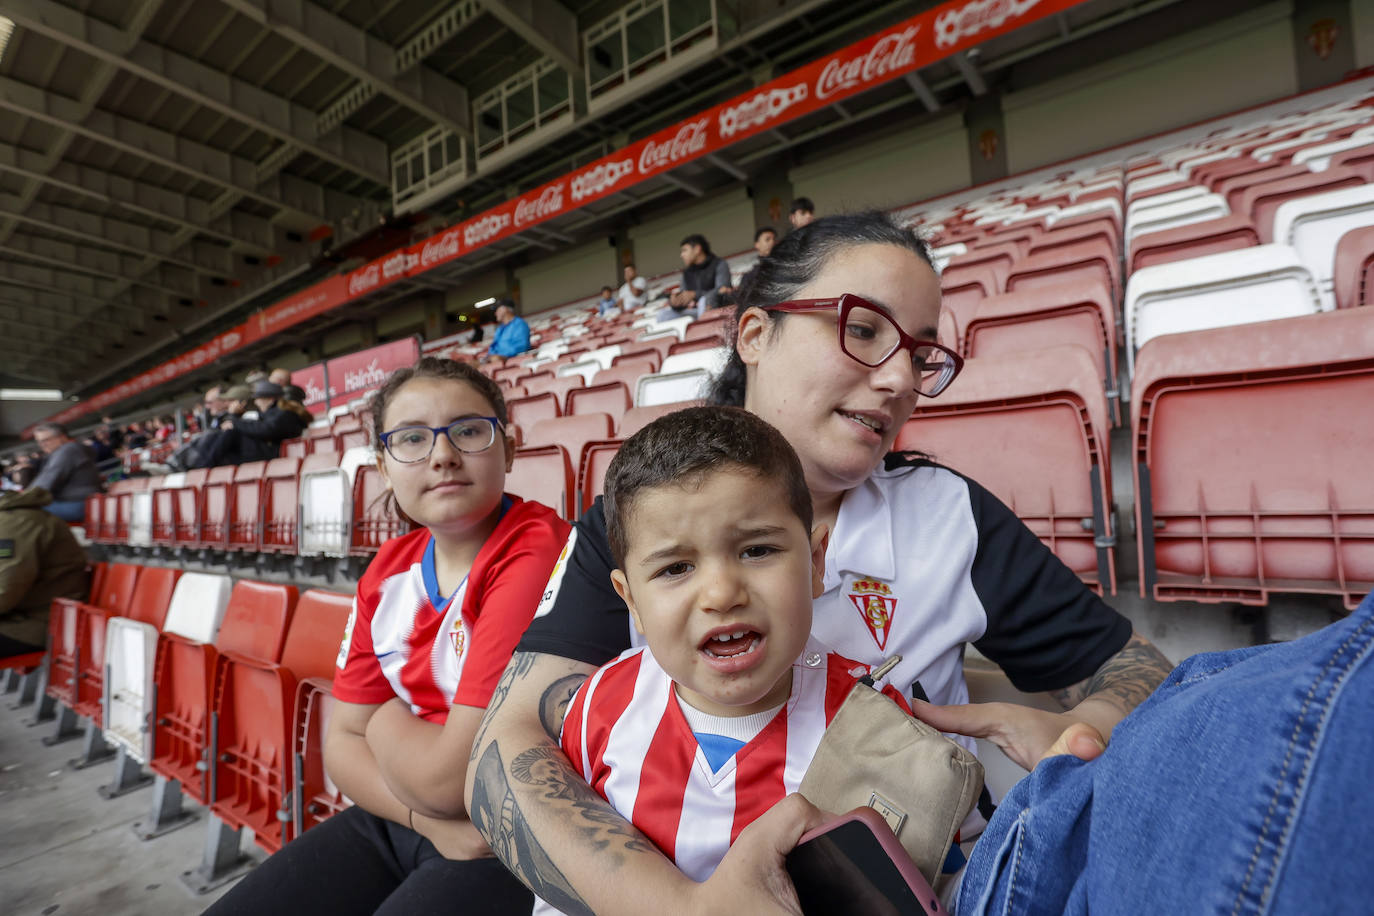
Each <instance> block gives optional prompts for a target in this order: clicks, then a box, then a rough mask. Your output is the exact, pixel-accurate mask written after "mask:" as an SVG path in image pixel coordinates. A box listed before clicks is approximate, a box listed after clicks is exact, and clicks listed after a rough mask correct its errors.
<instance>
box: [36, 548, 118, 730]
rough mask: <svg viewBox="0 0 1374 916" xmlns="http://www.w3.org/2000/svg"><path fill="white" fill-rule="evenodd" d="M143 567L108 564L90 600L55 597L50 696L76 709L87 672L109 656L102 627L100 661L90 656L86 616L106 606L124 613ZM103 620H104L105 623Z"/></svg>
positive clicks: (51, 612) (50, 639) (50, 641)
mask: <svg viewBox="0 0 1374 916" xmlns="http://www.w3.org/2000/svg"><path fill="white" fill-rule="evenodd" d="M141 569H142V567H140V566H135V565H133V564H129V563H110V564H107V565H106V567H105V570H104V572H103V574H102V575H101V576H100V579H99V581H98V582H96V581H94V580H93V581H92V587H91V593H90V601H89V602H82V601H77V600H75V599H71V598H56V599H54V600H53V602H52V605H51V606H50V608H49V613H48V649H49V656H50V657H49V662H48V684H47V687H46V692H47V695H48V696H50V697H52V698H53V699H55V700H57V701H58V702H60V703H62V704H64V705H65V706H67V707H69V708H71V709H73V710H75V708H76V706H77V703H78V701H79V691H80V688H79V685H80V682H81V680H82V679H83V677H82V675H83V673H85V672H90V671H92V670H100V669H101V668H103V665H104V656H105V649H104V631H103V629H102V630H101V632H100V634H98V636H97V637H96V639H97V642H98V648H99V650H100V651H99V658H100V661H98V662H96V663H94V664H93V663H92V659H90V658H89V657H88V656H89V655H90V653H91V645H90V643H91V637H90V636H89V635H88V629H89V627H88V624H87V621H86V619H85V618H86V617H88V616H89V615H91V614H95V613H97V612H98V611H99V610H100V609H102V608H104V609H105V610H106V611H107V612H116V613H123V612H124V611H125V610H126V609H127V608H128V606H129V601H130V600H132V598H133V594H134V587H135V586H136V585H137V584H138V574H139V571H140V570H141ZM103 622H104V621H103V619H102V621H101V623H102V625H103ZM101 673H103V671H102V672H101ZM59 731H61V729H60V728H59Z"/></svg>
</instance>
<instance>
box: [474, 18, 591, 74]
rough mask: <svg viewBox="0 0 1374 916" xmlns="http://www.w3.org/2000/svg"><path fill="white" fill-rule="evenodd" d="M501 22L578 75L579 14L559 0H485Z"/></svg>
mask: <svg viewBox="0 0 1374 916" xmlns="http://www.w3.org/2000/svg"><path fill="white" fill-rule="evenodd" d="M483 5H484V6H486V8H487V11H488V12H490V13H491V14H492V15H493V16H495V17H496V18H497V19H498V20H500V22H501V24H502V25H504V26H505V27H506V28H508V29H510V30H511V31H512V32H514V33H516V34H517V35H519V36H520V37H521V38H523V39H524V40H525V41H527V42H528V43H529V44H530V45H531V46H532V47H533V48H534V49H535V50H536V51H538V52H539V53H541V54H546V55H548V56H549V57H551V58H552V59H553V62H554V63H556V64H558V66H560V67H562V68H563V69H564V70H566V71H567V72H569V73H571V74H573V75H574V76H576V75H577V74H578V73H579V72H580V70H581V68H580V66H579V64H578V60H579V58H580V57H581V55H580V54H579V50H580V48H579V44H580V43H581V36H582V33H581V32H580V31H578V28H577V17H576V16H575V15H573V13H572V11H571V10H569V9H568V8H567V7H565V6H564V5H563V4H561V3H559V2H558V0H483Z"/></svg>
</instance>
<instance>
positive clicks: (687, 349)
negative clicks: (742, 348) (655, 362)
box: [668, 324, 724, 356]
mask: <svg viewBox="0 0 1374 916" xmlns="http://www.w3.org/2000/svg"><path fill="white" fill-rule="evenodd" d="M687 327H688V329H689V330H690V329H691V328H694V327H696V325H695V324H689V325H688V326H687ZM723 345H724V341H722V340H721V339H720V338H719V337H716V336H714V335H713V336H711V337H698V338H695V339H693V340H681V341H678V342H677V343H675V344H669V346H668V355H669V356H677V355H678V354H679V353H694V352H696V351H697V350H718V349H720V348H721V346H723Z"/></svg>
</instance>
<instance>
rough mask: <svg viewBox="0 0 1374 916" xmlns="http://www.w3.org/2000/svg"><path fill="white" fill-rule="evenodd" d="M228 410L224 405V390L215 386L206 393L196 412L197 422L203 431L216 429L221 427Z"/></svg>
mask: <svg viewBox="0 0 1374 916" xmlns="http://www.w3.org/2000/svg"><path fill="white" fill-rule="evenodd" d="M227 409H228V407H227V405H226V404H225V403H224V389H223V388H221V387H220V386H219V385H214V386H212V387H211V388H210V389H209V390H208V391H206V392H205V398H204V399H203V401H202V402H201V406H200V409H199V410H197V411H196V422H197V423H199V424H200V428H201V429H202V430H207V429H214V428H215V427H217V426H219V420H220V417H222V416H224V413H225V411H226V410H227Z"/></svg>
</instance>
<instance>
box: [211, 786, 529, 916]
mask: <svg viewBox="0 0 1374 916" xmlns="http://www.w3.org/2000/svg"><path fill="white" fill-rule="evenodd" d="M533 906H534V895H533V894H531V893H530V892H529V891H528V890H527V889H526V888H525V886H524V885H523V884H521V883H520V882H519V881H518V880H516V878H515V876H514V875H512V874H511V873H510V872H508V871H507V870H506V867H505V866H504V865H502V864H501V862H500V861H499V860H498V859H494V858H488V859H470V860H468V861H464V862H454V861H450V860H448V859H445V858H444V857H443V856H441V855H439V851H438V850H436V849H435V848H434V844H433V843H431V842H430V841H429V840H427V839H425V838H424V837H422V836H420V835H419V834H418V833H416V832H415V831H413V830H411V829H409V828H407V827H402V826H400V825H399V824H394V823H392V822H391V821H388V820H385V819H383V818H380V817H377V816H376V815H372V814H368V813H367V812H366V811H364V810H363V809H362V808H358V807H356V806H355V807H352V808H347V809H345V810H344V811H342V812H340V813H339V814H336V815H334V816H333V817H331V818H330V819H329V820H327V821H325V822H324V823H322V824H320V825H318V826H316V827H313V828H311V829H310V830H308V831H307V832H306V833H304V834H302V835H301V836H300V837H298V838H297V839H295V840H292V841H291V842H290V843H287V844H286V845H285V846H283V847H282V848H281V849H279V850H278V851H277V852H276V853H275V854H273V855H271V856H268V858H267V861H265V862H263V863H262V864H261V865H259V866H258V867H257V868H255V869H253V871H251V872H250V873H249V874H248V875H247V876H246V877H245V878H244V879H243V880H241V881H240V882H239V883H238V884H237V885H235V887H234V888H233V889H232V890H230V891H229V893H227V894H225V895H224V896H223V897H221V898H220V899H219V900H218V901H217V902H216V903H215V904H214V905H213V906H212V907H210V908H209V909H208V910H206V911H205V912H206V914H207V916H210V914H213V916H226V914H238V913H243V914H253V916H267V914H282V916H309V914H312V913H322V914H328V916H351V914H355V913H356V914H358V916H364V914H367V916H371V914H374V913H375V914H386V916H410V914H414V916H425V914H428V913H443V914H448V913H455V912H461V913H462V914H463V916H485V914H491V916H510V914H528V913H529V912H530V910H531V908H533Z"/></svg>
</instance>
